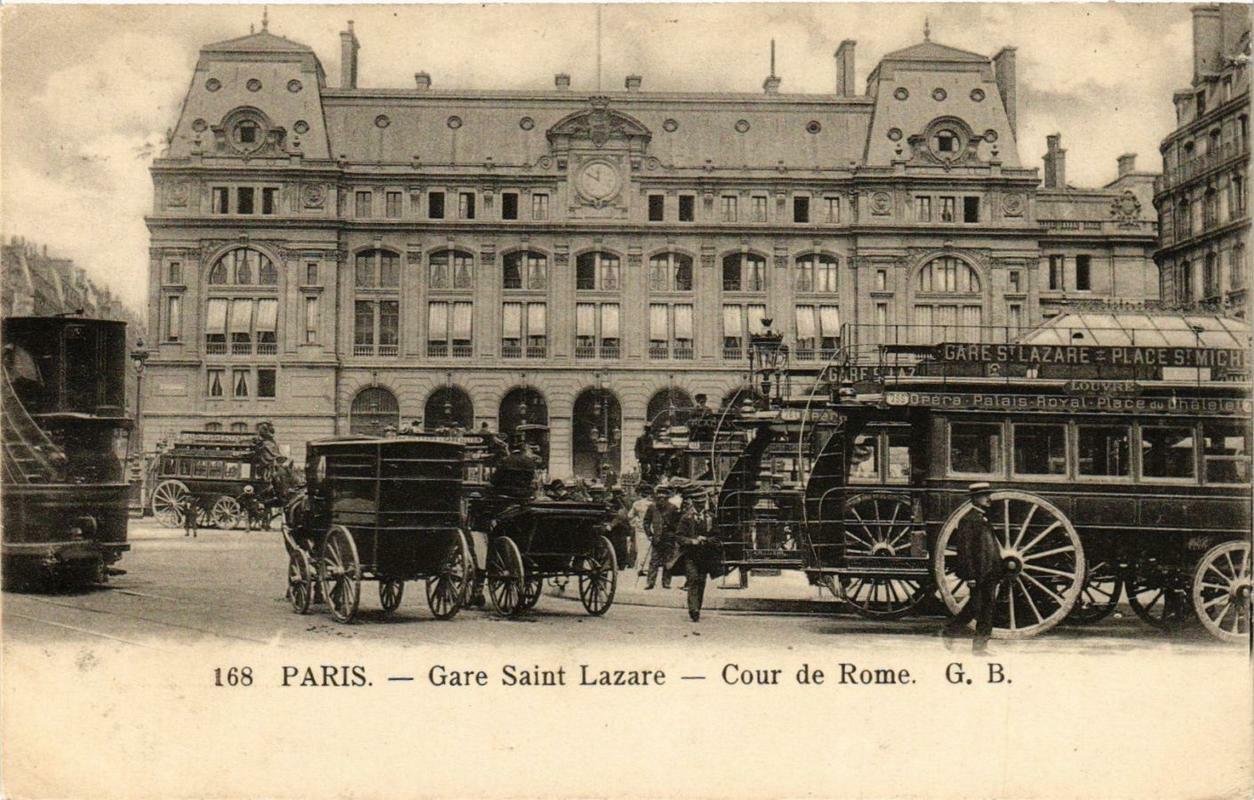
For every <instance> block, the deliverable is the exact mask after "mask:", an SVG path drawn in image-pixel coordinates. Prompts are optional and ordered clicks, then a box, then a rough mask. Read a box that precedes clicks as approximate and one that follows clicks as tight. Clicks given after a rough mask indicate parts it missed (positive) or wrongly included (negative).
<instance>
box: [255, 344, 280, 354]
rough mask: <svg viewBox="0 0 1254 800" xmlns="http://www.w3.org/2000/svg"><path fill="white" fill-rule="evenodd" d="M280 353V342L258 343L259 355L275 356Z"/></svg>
mask: <svg viewBox="0 0 1254 800" xmlns="http://www.w3.org/2000/svg"><path fill="white" fill-rule="evenodd" d="M278 352H279V344H278V342H257V355H259V356H273V355H277V354H278Z"/></svg>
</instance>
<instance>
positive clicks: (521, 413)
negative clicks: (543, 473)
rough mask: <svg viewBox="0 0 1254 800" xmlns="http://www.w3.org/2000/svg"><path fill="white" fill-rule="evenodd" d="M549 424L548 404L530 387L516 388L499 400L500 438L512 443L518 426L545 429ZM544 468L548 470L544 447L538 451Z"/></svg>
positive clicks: (546, 449) (547, 453) (498, 420)
mask: <svg viewBox="0 0 1254 800" xmlns="http://www.w3.org/2000/svg"><path fill="white" fill-rule="evenodd" d="M548 424H549V404H548V402H547V401H546V400H545V399H544V395H542V394H540V392H538V391H537V390H535V389H532V388H531V387H530V386H517V387H515V388H513V389H511V390H510V391H508V392H506V394H505V397H503V398H501V407H500V409H498V411H497V425H498V427H499V428H500V433H501V436H503V437H504V438H505V439H506V440H507V441H510V442H513V441H514V438H515V434H516V433H517V432H518V428H519V426H520V425H538V426H543V427H547V426H548ZM540 457H541V459H543V461H544V468H545V469H548V465H549V452H548V448H547V447H544V448H541V450H540Z"/></svg>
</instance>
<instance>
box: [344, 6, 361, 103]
mask: <svg viewBox="0 0 1254 800" xmlns="http://www.w3.org/2000/svg"><path fill="white" fill-rule="evenodd" d="M360 49H361V45H360V44H359V43H358V42H357V34H355V33H353V21H352V20H351V19H350V20H349V21H348V30H346V31H341V32H340V88H342V89H356V88H357V51H358V50H360Z"/></svg>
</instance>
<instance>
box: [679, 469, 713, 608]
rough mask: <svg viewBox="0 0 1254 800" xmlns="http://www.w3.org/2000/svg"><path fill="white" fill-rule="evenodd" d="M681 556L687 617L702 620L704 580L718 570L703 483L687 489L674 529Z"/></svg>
mask: <svg viewBox="0 0 1254 800" xmlns="http://www.w3.org/2000/svg"><path fill="white" fill-rule="evenodd" d="M675 539H676V542H677V543H678V545H679V551H680V559H681V560H683V562H684V564H683V567H684V577H685V579H686V582H685V583H684V590H685V591H686V592H687V593H688V616H689V617H690V618H691V619H692V621H693V622H700V621H701V603H702V602H703V601H704V599H705V579H706V576H708V575H714V574H717V572H718V567H719V564H718V545H717V544H716V543H715V542H713V541H712V540H711V539H710V517H709V513H708V512H707V509H706V491H705V487H703V486H688V487H685V489H684V506H683V511H682V512H681V514H680V518H679V524H678V526H677V527H676V529H675Z"/></svg>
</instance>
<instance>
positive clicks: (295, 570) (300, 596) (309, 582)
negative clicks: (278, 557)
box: [287, 549, 314, 614]
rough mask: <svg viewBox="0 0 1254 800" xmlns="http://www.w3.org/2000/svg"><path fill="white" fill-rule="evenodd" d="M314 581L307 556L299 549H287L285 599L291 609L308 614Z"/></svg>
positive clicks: (311, 601)
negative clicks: (290, 605)
mask: <svg viewBox="0 0 1254 800" xmlns="http://www.w3.org/2000/svg"><path fill="white" fill-rule="evenodd" d="M313 595H314V581H313V568H312V567H311V566H310V564H309V556H307V555H305V553H304V551H302V550H299V549H294V550H289V551H288V554H287V599H288V602H290V603H291V604H292V610H293V611H295V612H296V613H297V614H308V613H309V606H310V604H311V603H313Z"/></svg>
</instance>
